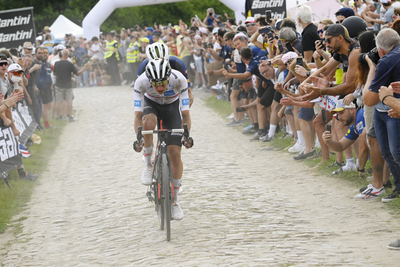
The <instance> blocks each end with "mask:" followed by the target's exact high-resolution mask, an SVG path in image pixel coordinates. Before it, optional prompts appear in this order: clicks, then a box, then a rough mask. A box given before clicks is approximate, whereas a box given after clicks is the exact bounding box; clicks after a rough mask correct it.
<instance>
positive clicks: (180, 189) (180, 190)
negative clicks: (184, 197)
mask: <svg viewBox="0 0 400 267" xmlns="http://www.w3.org/2000/svg"><path fill="white" fill-rule="evenodd" d="M182 192H183V186H182V185H181V186H180V187H179V191H178V195H180V194H182Z"/></svg>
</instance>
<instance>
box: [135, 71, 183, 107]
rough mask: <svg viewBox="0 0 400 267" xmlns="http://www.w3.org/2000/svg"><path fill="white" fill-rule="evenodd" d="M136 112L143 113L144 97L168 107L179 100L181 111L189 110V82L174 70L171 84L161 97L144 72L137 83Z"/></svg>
mask: <svg viewBox="0 0 400 267" xmlns="http://www.w3.org/2000/svg"><path fill="white" fill-rule="evenodd" d="M134 88H135V95H134V96H135V101H134V106H135V111H143V105H144V103H143V102H144V96H146V97H147V98H148V99H150V100H152V101H154V102H156V103H157V104H160V105H168V104H171V103H173V102H175V101H176V100H177V99H178V98H179V104H180V106H181V110H182V111H184V110H189V94H188V82H187V79H186V78H185V76H183V75H182V73H180V72H179V71H177V70H174V69H172V70H171V75H170V77H169V83H168V86H167V89H166V90H165V92H164V94H162V95H160V94H158V93H157V91H156V90H154V88H153V86H151V83H150V81H149V79H148V78H147V76H146V72H143V73H142V75H140V76H139V77H138V78H137V79H136V82H135V87H134Z"/></svg>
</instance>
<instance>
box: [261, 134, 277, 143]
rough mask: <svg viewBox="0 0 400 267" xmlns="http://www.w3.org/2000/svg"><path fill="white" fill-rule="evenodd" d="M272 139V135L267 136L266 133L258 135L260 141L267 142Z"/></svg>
mask: <svg viewBox="0 0 400 267" xmlns="http://www.w3.org/2000/svg"><path fill="white" fill-rule="evenodd" d="M273 139H274V137H269V135H268V134H266V135H264V136H261V137H260V141H262V142H269V141H271V140H273Z"/></svg>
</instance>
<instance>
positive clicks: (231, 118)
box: [226, 113, 235, 120]
mask: <svg viewBox="0 0 400 267" xmlns="http://www.w3.org/2000/svg"><path fill="white" fill-rule="evenodd" d="M226 118H227V119H228V120H233V118H235V116H234V115H233V113H231V115H229V116H228V117H226Z"/></svg>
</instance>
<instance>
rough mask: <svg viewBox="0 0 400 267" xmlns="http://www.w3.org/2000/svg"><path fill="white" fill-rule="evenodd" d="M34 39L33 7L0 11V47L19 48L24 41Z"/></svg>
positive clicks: (32, 41)
mask: <svg viewBox="0 0 400 267" xmlns="http://www.w3.org/2000/svg"><path fill="white" fill-rule="evenodd" d="M35 41H36V32H35V24H34V21H33V7H26V8H18V9H10V10H3V11H0V48H2V47H5V48H7V49H9V48H13V47H14V48H17V49H18V50H21V49H22V46H23V44H24V42H31V43H32V45H35Z"/></svg>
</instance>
